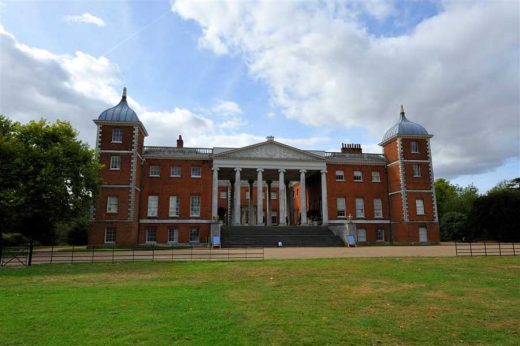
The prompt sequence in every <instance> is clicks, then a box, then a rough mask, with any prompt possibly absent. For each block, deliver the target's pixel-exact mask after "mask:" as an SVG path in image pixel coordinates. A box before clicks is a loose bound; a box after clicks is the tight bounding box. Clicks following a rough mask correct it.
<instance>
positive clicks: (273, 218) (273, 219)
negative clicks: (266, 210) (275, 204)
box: [271, 211, 278, 225]
mask: <svg viewBox="0 0 520 346" xmlns="http://www.w3.org/2000/svg"><path fill="white" fill-rule="evenodd" d="M277 223H278V213H277V212H276V211H272V212H271V224H273V225H276V224H277Z"/></svg>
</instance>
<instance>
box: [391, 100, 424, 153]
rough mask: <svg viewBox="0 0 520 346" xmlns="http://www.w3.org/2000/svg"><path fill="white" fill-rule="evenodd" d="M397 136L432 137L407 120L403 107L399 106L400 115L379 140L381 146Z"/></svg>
mask: <svg viewBox="0 0 520 346" xmlns="http://www.w3.org/2000/svg"><path fill="white" fill-rule="evenodd" d="M397 136H412V137H414V136H417V137H421V136H423V137H432V135H431V134H429V133H428V131H426V129H425V128H424V127H423V126H422V125H419V124H417V123H414V122H413V121H410V120H408V118H407V117H406V115H405V113H404V109H403V106H401V114H400V115H399V121H398V122H397V123H396V124H395V125H394V126H392V127H391V128H390V129H388V130H387V131H386V133H385V135H384V136H383V139H382V140H381V144H384V143H386V142H388V141H389V140H391V139H392V138H394V137H397Z"/></svg>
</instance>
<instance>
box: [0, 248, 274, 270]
mask: <svg viewBox="0 0 520 346" xmlns="http://www.w3.org/2000/svg"><path fill="white" fill-rule="evenodd" d="M13 248H14V247H6V248H4V250H3V251H2V257H1V259H0V266H22V265H24V266H25V265H27V266H30V265H35V264H56V263H69V264H74V263H115V262H144V261H149V262H172V261H237V260H241V261H243V260H263V259H264V248H226V249H220V248H205V247H187V248H164V247H162V248H161V247H134V248H116V247H113V248H107V247H91V248H86V247H84V246H82V247H75V246H66V247H64V246H51V247H43V248H35V249H34V250H33V251H32V254H31V252H30V250H29V246H25V247H16V248H19V249H21V248H25V249H26V250H25V251H22V250H18V252H16V251H13ZM13 254H18V255H17V256H16V258H13V257H12V255H13ZM24 256H25V257H24Z"/></svg>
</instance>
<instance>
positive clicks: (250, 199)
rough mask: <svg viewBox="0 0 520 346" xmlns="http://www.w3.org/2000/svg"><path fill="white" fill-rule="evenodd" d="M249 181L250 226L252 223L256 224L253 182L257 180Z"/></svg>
mask: <svg viewBox="0 0 520 346" xmlns="http://www.w3.org/2000/svg"><path fill="white" fill-rule="evenodd" d="M247 182H248V183H249V191H248V193H249V205H248V207H249V209H248V214H247V218H248V219H249V226H251V225H254V224H255V213H254V210H253V183H254V182H255V181H254V180H248V181H247Z"/></svg>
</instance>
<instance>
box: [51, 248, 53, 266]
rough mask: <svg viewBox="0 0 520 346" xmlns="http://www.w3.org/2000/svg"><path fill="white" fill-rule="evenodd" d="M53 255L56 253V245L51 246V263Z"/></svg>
mask: <svg viewBox="0 0 520 346" xmlns="http://www.w3.org/2000/svg"><path fill="white" fill-rule="evenodd" d="M52 255H54V245H53V246H52V247H51V264H52Z"/></svg>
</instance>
